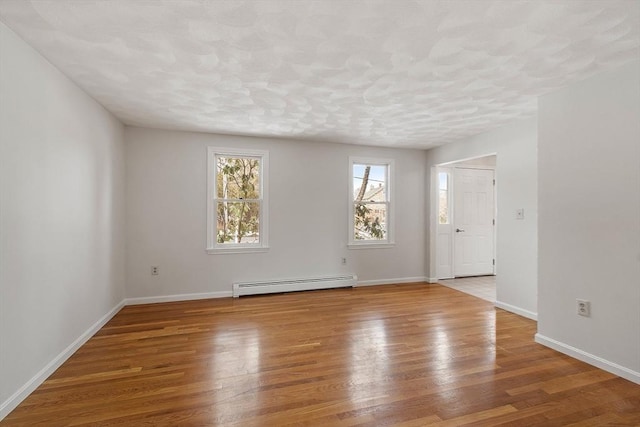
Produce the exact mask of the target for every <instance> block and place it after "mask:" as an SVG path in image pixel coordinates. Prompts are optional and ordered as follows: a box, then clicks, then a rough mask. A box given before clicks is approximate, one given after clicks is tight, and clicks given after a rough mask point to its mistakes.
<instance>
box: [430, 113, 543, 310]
mask: <svg viewBox="0 0 640 427" xmlns="http://www.w3.org/2000/svg"><path fill="white" fill-rule="evenodd" d="M537 138H538V136H537V122H536V119H528V120H519V121H515V122H513V123H511V124H510V125H507V126H505V127H502V128H500V129H497V130H494V131H491V132H487V133H483V134H480V135H477V136H474V137H471V138H468V139H465V140H463V141H460V142H456V143H452V144H447V145H444V146H441V147H437V148H434V149H431V150H428V151H427V163H426V164H427V168H428V169H431V168H432V167H433V166H435V165H438V164H441V163H447V162H452V161H456V160H462V159H468V158H472V157H479V156H484V155H488V154H496V155H497V167H496V194H497V205H498V208H497V210H498V215H497V221H496V223H497V239H496V249H497V250H496V252H497V253H496V267H497V273H498V274H497V277H496V288H497V301H496V305H497V306H499V307H502V308H505V309H507V310H510V311H514V312H516V313H518V314H521V315H524V316H528V317H531V318H535V316H536V313H537V256H538V254H537V251H538V246H537V197H536V192H537V151H536V150H537ZM434 173H435V171H434V170H432V171H431V174H429V178H431V180H432V182H434V183H435V182H436V181H435V176H434V175H433V174H434ZM427 185H430V183H427ZM434 195H435V193H434ZM520 208H523V209H524V210H525V219H524V220H516V216H515V213H516V210H517V209H520ZM436 215H437V202H436V199H435V198H432V199H431V209H430V214H429V218H430V220H429V225H430V230H434V232H433V233H429V235H430V236H431V238H430V240H429V246H428V258H427V259H428V263H427V265H428V267H429V268H428V273H427V274H428V275H429V277H434V276H435V243H436V242H435V235H436V233H435V230H436V219H437V218H436Z"/></svg>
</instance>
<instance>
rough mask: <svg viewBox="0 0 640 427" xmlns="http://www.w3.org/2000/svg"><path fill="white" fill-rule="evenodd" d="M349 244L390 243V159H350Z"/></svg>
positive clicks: (360, 246) (376, 244) (368, 246)
mask: <svg viewBox="0 0 640 427" xmlns="http://www.w3.org/2000/svg"><path fill="white" fill-rule="evenodd" d="M349 165H350V176H349V187H350V191H349V247H350V248H352V249H353V248H365V247H366V248H371V247H376V246H379V247H389V246H391V245H392V244H393V238H392V237H393V230H392V227H391V225H392V220H393V204H392V198H391V197H392V186H391V184H392V183H391V176H392V174H391V172H392V165H393V161H392V160H384V159H361V158H350V159H349Z"/></svg>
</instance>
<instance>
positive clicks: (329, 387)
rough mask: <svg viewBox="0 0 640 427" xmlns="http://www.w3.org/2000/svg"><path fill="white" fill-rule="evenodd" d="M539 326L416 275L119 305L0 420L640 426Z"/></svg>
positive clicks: (636, 400) (638, 394)
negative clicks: (346, 285) (372, 283)
mask: <svg viewBox="0 0 640 427" xmlns="http://www.w3.org/2000/svg"><path fill="white" fill-rule="evenodd" d="M535 332H536V324H535V322H533V321H531V320H529V319H525V318H522V317H520V316H516V315H514V314H512V313H508V312H505V311H503V310H499V309H495V308H494V307H493V305H492V304H491V303H488V302H486V301H484V300H481V299H478V298H475V297H472V296H469V295H466V294H463V293H461V292H457V291H455V290H452V289H449V288H446V287H443V286H440V285H427V284H424V283H415V284H402V285H388V286H376V287H367V288H354V289H334V290H326V291H314V292H302V293H290V294H279V295H267V296H256V297H246V298H240V299H232V298H228V299H212V300H200V301H183V302H175V303H162V304H149V305H139V306H128V307H125V308H123V309H122V310H121V311H120V312H119V313H118V314H117V315H116V316H115V317H114V318H113V319H111V321H110V322H109V323H108V324H107V325H105V326H104V327H103V328H102V329H101V330H100V331H98V333H96V335H95V336H94V337H92V338H91V339H90V340H89V341H88V342H87V343H86V344H85V345H83V346H82V347H81V348H80V349H79V350H78V351H77V352H76V353H75V354H74V355H73V356H72V357H71V358H70V359H69V360H67V361H66V362H65V363H64V364H63V365H62V366H61V367H60V368H59V369H58V370H57V371H56V372H55V373H54V374H53V375H52V376H51V377H50V378H49V379H48V380H47V381H45V382H44V383H43V384H42V385H41V386H40V387H39V388H38V389H37V390H36V391H34V392H33V393H32V394H31V395H30V396H29V397H28V398H27V399H26V400H25V401H24V402H22V404H21V405H19V406H18V407H17V408H16V409H15V410H14V411H13V412H12V413H11V414H9V415H8V416H7V417H6V418H5V419H4V420H3V421H2V422H0V425H2V426H5V425H6V426H31V425H45V426H70V425H78V426H87V425H91V426H138V425H149V426H207V425H211V426H242V427H247V426H278V427H281V426H332V427H354V426H404V427H411V426H426V425H442V426H448V425H451V426H461V425H473V426H498V425H502V426H556V425H557V426H563V425H571V424H574V425H579V426H593V425H629V426H631V425H640V386H638V385H636V384H633V383H631V382H629V381H626V380H624V379H621V378H618V377H616V376H614V375H612V374H609V373H606V372H604V371H601V370H599V369H597V368H594V367H592V366H589V365H586V364H584V363H582V362H580V361H577V360H575V359H572V358H569V357H567V356H564V355H562V354H559V353H557V352H555V351H553V350H551V349H549V348H546V347H544V346H541V345H539V344H537V343H535V342H534V341H533V335H534V334H535Z"/></svg>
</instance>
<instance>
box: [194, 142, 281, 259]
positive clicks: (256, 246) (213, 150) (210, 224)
mask: <svg viewBox="0 0 640 427" xmlns="http://www.w3.org/2000/svg"><path fill="white" fill-rule="evenodd" d="M218 157H254V158H259V159H260V174H259V176H260V195H261V199H258V200H260V219H259V221H260V243H218V241H217V239H216V236H217V234H218V233H217V211H216V203H217V201H218V200H219V199H218V192H217V179H216V174H217V161H216V159H217V158H218ZM268 249H269V152H268V151H263V150H251V149H238V148H223V147H207V253H209V254H237V253H252V252H254V253H255V252H266V251H267V250H268Z"/></svg>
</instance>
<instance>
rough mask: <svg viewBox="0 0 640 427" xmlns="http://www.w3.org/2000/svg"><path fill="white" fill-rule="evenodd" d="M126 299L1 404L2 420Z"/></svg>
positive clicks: (113, 313)
mask: <svg viewBox="0 0 640 427" xmlns="http://www.w3.org/2000/svg"><path fill="white" fill-rule="evenodd" d="M124 305H125V303H124V301H121V302H120V303H119V304H118V305H116V306H115V307H113V308H112V309H111V311H109V312H108V313H107V314H105V315H104V316H102V317H101V318H100V319H99V320H98V321H97V322H96V323H94V324H93V325H92V326H91V327H90V328H89V329H87V330H86V331H85V332H84V333H83V334H82V335H80V336H79V337H78V338H77V339H76V340H75V341H74V342H72V343H71V344H70V345H69V346H68V347H67V348H65V349H64V350H63V351H62V352H61V353H60V354H58V355H57V356H56V357H55V358H54V359H53V360H52V361H51V362H49V363H48V364H47V365H46V366H45V367H44V368H42V369H41V370H40V372H38V373H37V374H36V375H35V376H34V377H33V378H31V379H30V380H29V381H27V382H26V383H25V384H24V385H23V386H22V387H20V388H19V389H18V391H16V392H15V393H13V395H12V396H11V397H9V398H8V399H7V400H5V401H4V402H2V404H0V421H2V419H3V418H4V417H6V416H7V415H9V413H10V412H11V411H13V410H14V409H15V408H16V407H17V406H18V405H19V404H20V403H21V402H22V401H23V400H24V399H26V398H27V396H29V395H30V394H31V393H33V391H34V390H35V389H36V388H38V386H39V385H40V384H42V383H43V382H44V381H45V380H46V379H47V378H49V376H50V375H51V374H52V373H53V372H54V371H55V370H56V369H58V368H59V367H60V366H61V365H62V364H63V363H64V362H66V361H67V359H68V358H69V357H71V356H72V355H73V353H75V352H76V351H77V350H78V349H79V348H80V347H82V345H83V344H84V343H86V342H87V341H89V338H91V337H92V336H93V335H94V334H95V333H96V332H98V331H99V330H100V328H102V327H103V326H104V325H105V324H106V323H107V322H108V321H109V320H111V318H112V317H113V316H115V315H116V313H118V311H120V309H121V308H122V307H124Z"/></svg>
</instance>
